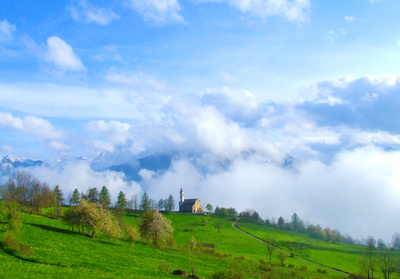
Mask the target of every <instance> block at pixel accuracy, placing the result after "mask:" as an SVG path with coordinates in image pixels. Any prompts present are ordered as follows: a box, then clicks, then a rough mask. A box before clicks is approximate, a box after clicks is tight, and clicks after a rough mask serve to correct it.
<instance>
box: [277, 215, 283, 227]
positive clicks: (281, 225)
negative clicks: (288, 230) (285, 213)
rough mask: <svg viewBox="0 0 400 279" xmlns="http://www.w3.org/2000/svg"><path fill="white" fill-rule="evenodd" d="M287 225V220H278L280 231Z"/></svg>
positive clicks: (280, 218)
mask: <svg viewBox="0 0 400 279" xmlns="http://www.w3.org/2000/svg"><path fill="white" fill-rule="evenodd" d="M284 225H285V220H284V219H283V218H282V216H281V217H279V218H278V227H279V228H280V229H283V226H284Z"/></svg>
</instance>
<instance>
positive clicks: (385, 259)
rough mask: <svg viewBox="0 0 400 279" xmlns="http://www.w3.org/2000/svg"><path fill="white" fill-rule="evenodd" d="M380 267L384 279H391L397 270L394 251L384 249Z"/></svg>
mask: <svg viewBox="0 0 400 279" xmlns="http://www.w3.org/2000/svg"><path fill="white" fill-rule="evenodd" d="M378 266H379V269H380V270H381V272H382V275H383V278H385V279H390V276H391V275H392V273H393V272H395V271H396V268H397V264H396V259H395V257H394V255H393V251H391V250H390V249H388V248H386V249H384V250H383V251H382V252H381V254H380V257H379V260H378Z"/></svg>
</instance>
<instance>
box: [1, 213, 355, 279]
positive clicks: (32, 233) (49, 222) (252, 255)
mask: <svg viewBox="0 0 400 279" xmlns="http://www.w3.org/2000/svg"><path fill="white" fill-rule="evenodd" d="M23 216H24V233H23V237H22V238H23V239H22V241H24V242H26V243H28V244H29V245H30V246H31V247H32V251H33V254H32V255H23V254H21V253H19V252H15V251H13V250H12V249H11V248H9V247H8V246H7V245H6V244H4V242H3V237H4V229H3V230H2V231H1V232H0V241H1V247H0V248H1V249H0V262H1V269H0V276H1V278H179V277H176V276H175V275H172V274H171V272H172V271H173V270H176V269H181V270H185V271H187V272H188V273H189V271H190V262H191V255H190V251H189V249H188V248H187V244H188V241H189V239H190V238H191V237H194V238H195V239H196V241H197V243H202V244H209V246H213V247H214V248H202V249H201V250H200V251H197V252H196V255H195V256H194V257H193V259H194V262H195V266H196V268H195V274H196V275H198V276H201V277H203V278H230V277H221V275H220V277H215V276H216V272H221V271H225V272H227V271H228V270H231V271H233V272H234V273H235V274H236V275H237V276H238V277H236V278H281V277H286V276H290V278H341V277H347V275H346V274H343V273H340V272H336V271H334V270H330V269H328V268H323V267H321V266H319V265H316V264H313V263H310V262H308V261H306V260H303V259H301V258H299V257H288V258H287V259H286V260H285V266H280V264H278V260H277V259H276V255H274V256H273V258H272V260H271V261H270V260H269V255H268V253H267V250H266V245H265V244H264V243H262V242H260V241H259V240H257V239H254V238H252V237H249V236H248V235H246V234H244V233H243V232H240V231H239V230H237V229H235V228H234V227H233V221H232V220H231V219H226V218H219V217H217V216H212V215H206V216H203V215H202V216H200V215H191V214H176V213H170V214H164V216H166V217H167V218H168V219H170V220H171V221H172V225H173V227H174V238H175V244H173V245H172V244H171V243H170V244H171V245H169V246H168V245H167V246H164V247H163V248H156V247H153V246H152V245H151V244H150V242H142V241H139V242H137V243H136V244H134V245H133V247H129V243H128V242H126V241H123V240H121V241H119V242H118V243H116V242H115V240H110V239H109V238H108V237H106V236H100V237H96V238H94V239H91V238H89V237H87V236H84V235H81V234H77V233H73V232H71V231H70V230H69V229H68V227H67V226H66V225H65V224H64V223H63V222H62V221H60V220H54V219H49V218H46V217H42V216H36V215H29V214H24V215H23ZM140 220H141V217H140V214H138V213H127V214H126V215H125V217H124V222H125V223H126V224H138V223H139V222H140ZM216 220H217V222H218V220H220V221H221V223H222V228H221V230H220V232H218V230H217V229H216V227H215V226H214V225H213V224H214V222H215V221H216ZM239 226H240V227H241V228H242V229H245V230H248V231H249V232H251V233H252V234H254V235H256V236H259V237H260V238H263V237H264V234H265V233H266V232H268V233H273V234H274V235H275V236H276V238H277V239H279V245H281V246H282V247H281V248H284V249H286V250H287V251H290V252H293V253H295V254H296V255H301V256H304V257H306V258H308V259H312V260H315V261H321V263H323V264H325V265H327V266H331V267H337V268H339V267H340V268H341V269H342V270H345V271H349V272H356V271H357V261H358V258H357V257H358V256H359V255H360V253H362V250H361V248H358V247H353V246H349V247H347V246H343V245H342V246H335V245H333V244H329V243H325V242H324V241H320V240H310V239H308V238H307V236H304V235H298V236H294V235H290V233H289V232H281V231H278V230H274V229H273V228H270V227H267V226H265V225H264V226H261V225H254V224H251V223H239ZM293 243H298V244H296V245H299V247H300V246H301V245H303V246H304V247H307V249H300V248H299V249H297V248H294V247H295V246H294V244H293ZM285 245H286V246H285ZM332 245H333V246H332ZM296 247H297V246H296ZM276 254H277V253H276ZM340 258H341V259H342V260H341V261H340V260H338V259H340ZM345 263H346V264H345ZM225 275H227V274H226V273H225ZM231 275H232V274H231ZM213 276H214V277H213ZM240 276H241V277H240ZM268 276H269V277H268Z"/></svg>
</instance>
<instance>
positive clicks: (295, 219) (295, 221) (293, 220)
mask: <svg viewBox="0 0 400 279" xmlns="http://www.w3.org/2000/svg"><path fill="white" fill-rule="evenodd" d="M299 223H300V218H299V216H298V215H297V213H296V212H295V213H293V215H292V218H291V220H290V224H291V225H292V229H293V230H295V231H297V230H298V229H299Z"/></svg>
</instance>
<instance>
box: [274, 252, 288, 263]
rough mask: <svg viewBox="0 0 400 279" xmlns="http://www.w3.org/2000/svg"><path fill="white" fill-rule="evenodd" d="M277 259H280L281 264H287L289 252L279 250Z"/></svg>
mask: <svg viewBox="0 0 400 279" xmlns="http://www.w3.org/2000/svg"><path fill="white" fill-rule="evenodd" d="M276 257H277V259H278V260H279V261H280V263H281V266H284V265H285V260H286V259H287V258H288V253H286V252H285V251H283V250H279V251H278V254H277V255H276Z"/></svg>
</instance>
